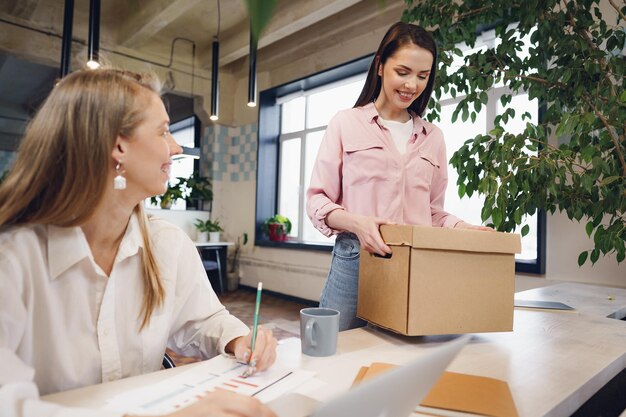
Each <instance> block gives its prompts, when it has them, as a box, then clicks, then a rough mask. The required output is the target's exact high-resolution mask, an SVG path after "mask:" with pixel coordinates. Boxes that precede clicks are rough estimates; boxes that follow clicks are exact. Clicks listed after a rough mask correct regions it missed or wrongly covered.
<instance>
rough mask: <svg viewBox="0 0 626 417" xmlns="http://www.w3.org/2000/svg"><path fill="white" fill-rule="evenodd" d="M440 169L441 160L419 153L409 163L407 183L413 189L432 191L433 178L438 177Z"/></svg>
mask: <svg viewBox="0 0 626 417" xmlns="http://www.w3.org/2000/svg"><path fill="white" fill-rule="evenodd" d="M439 167H440V163H439V160H438V159H437V158H436V157H435V156H434V155H432V154H429V153H428V152H423V151H418V152H417V153H416V155H415V156H414V157H413V158H411V162H409V166H408V169H407V171H408V173H409V175H408V178H407V182H408V183H409V185H410V186H411V187H412V188H420V189H424V190H430V186H431V184H432V182H433V177H434V176H435V175H437V171H438V170H439Z"/></svg>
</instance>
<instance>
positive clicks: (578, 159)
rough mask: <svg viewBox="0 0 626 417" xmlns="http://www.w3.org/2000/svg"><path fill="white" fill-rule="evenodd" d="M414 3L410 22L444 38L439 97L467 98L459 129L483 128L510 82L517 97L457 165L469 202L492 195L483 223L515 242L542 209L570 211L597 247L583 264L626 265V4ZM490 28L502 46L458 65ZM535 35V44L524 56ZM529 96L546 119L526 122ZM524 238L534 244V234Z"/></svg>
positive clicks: (508, 97)
mask: <svg viewBox="0 0 626 417" xmlns="http://www.w3.org/2000/svg"><path fill="white" fill-rule="evenodd" d="M408 4H409V6H408V7H407V10H405V11H404V14H403V20H404V21H409V22H415V23H417V24H419V25H421V26H423V27H429V28H435V29H434V31H433V36H434V37H435V39H436V41H437V43H438V45H439V55H440V57H441V62H442V65H441V66H440V69H439V70H438V71H437V80H436V81H435V87H434V90H433V95H434V96H435V97H436V98H439V97H441V96H442V95H443V94H445V93H449V94H451V95H452V96H453V97H455V96H457V95H459V96H461V95H465V98H463V99H461V100H460V101H459V102H458V105H457V107H456V110H455V112H454V114H453V116H452V122H453V123H454V122H455V120H456V118H457V117H460V118H461V119H462V120H463V121H465V120H467V119H468V118H470V119H472V120H475V119H476V117H477V113H478V111H480V109H481V108H482V107H483V106H485V105H486V104H487V103H488V102H489V100H492V99H491V98H490V94H489V93H488V92H489V91H490V90H491V89H493V88H494V87H498V85H499V84H503V85H504V87H506V89H507V90H510V92H508V93H506V94H505V95H503V96H502V97H501V98H500V103H499V104H500V108H501V110H500V111H499V114H498V115H495V116H494V118H493V120H492V122H493V126H494V128H493V129H492V130H490V131H489V132H488V133H486V134H479V135H477V136H475V137H473V138H472V137H467V138H466V139H467V140H466V141H465V144H464V145H463V146H462V147H461V148H460V149H459V150H458V151H457V152H455V153H454V155H452V158H451V164H452V165H453V166H454V167H455V168H456V170H457V171H458V172H459V178H458V182H457V185H458V187H459V188H458V191H459V196H461V197H463V196H464V195H467V196H470V197H471V196H472V194H474V193H478V194H481V195H483V196H484V198H485V203H484V206H483V210H482V219H483V220H484V221H486V220H488V219H490V221H491V223H492V224H493V226H494V228H496V229H497V230H500V231H506V232H510V231H513V230H514V229H515V228H516V227H517V226H518V225H521V224H522V223H523V222H524V220H523V219H524V218H525V217H524V216H525V215H532V214H534V213H535V212H536V211H537V210H538V209H543V210H545V211H546V212H550V213H554V212H555V211H557V210H558V211H559V212H565V213H566V214H567V217H568V218H569V219H571V220H573V221H578V222H583V223H586V227H585V230H586V232H587V235H588V236H589V238H590V243H589V249H588V250H585V251H583V252H581V253H580V254H579V255H578V264H579V265H583V264H584V263H585V262H587V260H590V261H591V263H592V264H594V263H595V262H597V261H598V259H599V258H600V256H605V255H610V256H614V257H615V259H616V261H617V262H618V263H619V262H623V261H625V260H626V243H625V242H626V227H625V225H626V198H624V197H625V196H626V156H625V155H626V132H625V130H624V126H626V111H624V109H625V108H626V91H625V90H624V55H623V53H622V51H623V49H624V46H625V42H626V41H625V39H626V36H625V32H624V24H625V23H626V15H625V13H624V12H625V9H624V3H623V2H621V3H620V2H616V1H613V0H609V2H608V3H607V7H606V8H602V7H598V2H581V1H568V2H562V3H557V2H524V1H517V0H515V1H514V0H502V1H498V2H477V1H473V2H467V1H463V2H457V1H455V0H426V1H419V2H416V1H413V2H409V3H408ZM486 24H488V25H490V27H491V28H492V31H493V33H494V34H495V35H496V36H497V38H498V42H497V43H496V45H498V46H497V47H495V48H483V49H479V50H476V51H475V52H473V53H472V54H471V55H468V56H466V57H464V58H463V64H461V65H451V64H452V62H453V59H455V58H457V59H458V58H460V57H461V56H462V55H463V51H462V50H461V49H460V48H459V47H458V45H460V44H466V45H472V46H473V45H474V44H475V42H476V40H477V36H478V33H477V30H476V28H477V27H480V26H485V25H486ZM512 26H515V28H516V29H515V30H513V29H512V28H511V27H512ZM525 36H528V37H529V38H530V41H531V42H532V43H533V44H534V45H533V47H531V48H529V49H528V50H526V51H524V52H523V53H522V52H521V47H520V39H521V38H523V37H525ZM498 88H500V87H498ZM521 92H527V94H528V96H529V98H530V99H537V100H538V101H539V102H540V103H545V107H544V110H543V111H542V112H541V118H539V119H538V120H537V121H533V120H532V119H531V115H530V114H528V113H526V114H516V112H515V103H514V102H513V100H512V99H513V94H516V93H521ZM440 107H441V106H440V104H439V103H437V102H435V101H434V100H431V102H430V108H431V111H430V112H429V114H428V116H427V119H428V120H430V121H432V120H436V119H437V118H438V117H439V116H438V114H439V113H440ZM518 113H519V112H518ZM510 119H511V120H513V119H518V120H519V121H521V123H522V125H523V126H525V127H524V128H523V131H517V132H515V133H513V132H511V131H510V129H509V126H507V122H508V121H509V120H510ZM468 136H469V135H468ZM521 232H522V235H524V234H526V233H527V232H528V225H525V226H524V227H523V228H522V229H521Z"/></svg>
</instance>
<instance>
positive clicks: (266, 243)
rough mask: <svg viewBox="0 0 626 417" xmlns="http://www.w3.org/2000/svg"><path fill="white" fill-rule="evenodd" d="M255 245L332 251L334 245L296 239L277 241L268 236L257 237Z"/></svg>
mask: <svg viewBox="0 0 626 417" xmlns="http://www.w3.org/2000/svg"><path fill="white" fill-rule="evenodd" d="M254 245H255V246H261V247H265V248H275V249H299V250H314V251H319V252H331V251H332V250H333V245H324V244H315V243H303V242H298V241H296V240H287V241H285V242H276V241H274V240H269V239H268V238H266V237H263V238H261V239H256V240H255V241H254Z"/></svg>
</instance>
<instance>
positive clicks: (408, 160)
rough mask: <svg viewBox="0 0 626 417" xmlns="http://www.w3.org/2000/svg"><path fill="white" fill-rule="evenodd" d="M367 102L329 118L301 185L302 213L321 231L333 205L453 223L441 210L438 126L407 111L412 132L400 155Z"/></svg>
mask: <svg viewBox="0 0 626 417" xmlns="http://www.w3.org/2000/svg"><path fill="white" fill-rule="evenodd" d="M378 117H379V116H378V112H377V111H376V108H375V107H374V104H373V103H370V104H368V105H366V106H363V107H358V108H353V109H348V110H343V111H340V112H339V113H337V115H335V117H333V118H332V120H331V121H330V123H329V124H328V127H327V129H326V133H325V134H324V139H323V140H322V144H321V145H320V149H319V153H318V154H317V161H316V162H315V167H314V168H313V175H312V177H311V184H310V186H309V189H308V190H307V213H308V215H309V217H310V218H311V221H312V222H313V225H314V226H315V227H316V228H317V229H318V230H319V231H320V232H322V233H323V234H324V235H326V236H330V235H332V234H336V233H338V232H339V230H334V229H331V228H330V227H329V226H328V225H327V224H326V216H327V215H328V213H330V212H331V211H333V210H337V209H344V210H346V211H348V212H350V213H356V214H361V215H367V216H376V217H382V218H387V219H390V220H392V221H394V222H396V223H399V224H418V225H429V226H440V227H454V225H455V224H456V223H458V222H459V221H460V219H459V218H457V217H455V216H453V215H451V214H449V213H447V212H445V211H444V210H443V203H444V199H445V193H446V186H447V184H448V164H447V159H446V146H445V143H444V140H443V134H442V132H441V130H440V129H439V128H438V127H437V126H435V125H433V124H432V123H428V122H427V121H425V120H422V119H421V118H420V117H418V116H416V115H413V134H412V137H411V138H410V139H409V142H408V143H407V151H406V154H404V155H403V154H400V153H399V152H398V150H397V149H396V146H395V145H394V142H393V139H392V138H391V134H390V133H389V130H387V129H386V128H385V127H384V126H382V125H381V124H380V123H379V122H378Z"/></svg>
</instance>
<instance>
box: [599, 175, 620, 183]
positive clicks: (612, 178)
mask: <svg viewBox="0 0 626 417" xmlns="http://www.w3.org/2000/svg"><path fill="white" fill-rule="evenodd" d="M619 179H620V177H619V176H617V175H614V176H612V177H606V178H604V179H603V180H602V181H601V182H600V184H602V185H609V184H611V183H613V182H615V181H617V180H619Z"/></svg>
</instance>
